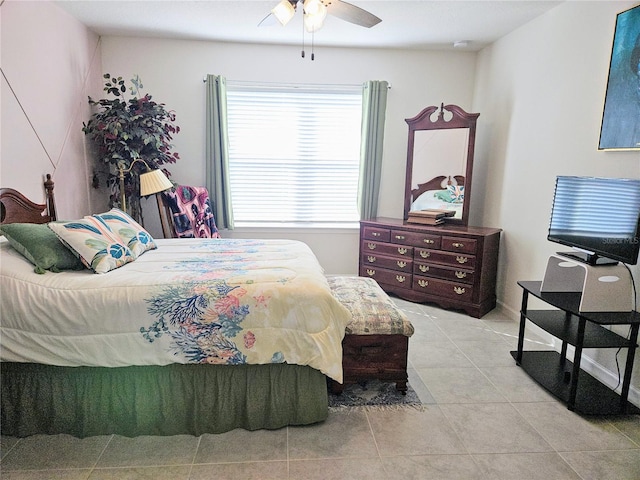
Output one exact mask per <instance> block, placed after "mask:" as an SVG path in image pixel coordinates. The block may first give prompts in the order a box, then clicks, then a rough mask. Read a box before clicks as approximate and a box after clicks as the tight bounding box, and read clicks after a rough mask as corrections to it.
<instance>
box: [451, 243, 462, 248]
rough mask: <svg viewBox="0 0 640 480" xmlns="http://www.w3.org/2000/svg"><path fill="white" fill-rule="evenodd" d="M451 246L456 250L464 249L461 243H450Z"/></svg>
mask: <svg viewBox="0 0 640 480" xmlns="http://www.w3.org/2000/svg"><path fill="white" fill-rule="evenodd" d="M452 245H453V246H454V247H456V248H464V243H462V242H455V243H452Z"/></svg>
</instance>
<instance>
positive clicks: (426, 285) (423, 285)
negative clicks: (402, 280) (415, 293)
mask: <svg viewBox="0 0 640 480" xmlns="http://www.w3.org/2000/svg"><path fill="white" fill-rule="evenodd" d="M418 285H420V286H421V287H422V288H424V287H428V286H429V282H428V281H426V280H418Z"/></svg>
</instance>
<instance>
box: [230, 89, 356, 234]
mask: <svg viewBox="0 0 640 480" xmlns="http://www.w3.org/2000/svg"><path fill="white" fill-rule="evenodd" d="M361 117H362V90H361V87H359V86H347V87H344V86H341V87H332V86H315V85H313V86H309V85H297V86H296V85H288V86H273V85H257V84H244V83H242V84H241V83H236V82H228V83H227V118H228V134H229V171H230V182H231V197H232V202H233V216H234V219H235V221H236V223H243V224H247V225H249V224H257V223H274V222H277V223H298V224H299V223H345V222H348V223H352V222H357V221H358V220H359V215H358V208H357V196H358V174H359V165H360V129H361Z"/></svg>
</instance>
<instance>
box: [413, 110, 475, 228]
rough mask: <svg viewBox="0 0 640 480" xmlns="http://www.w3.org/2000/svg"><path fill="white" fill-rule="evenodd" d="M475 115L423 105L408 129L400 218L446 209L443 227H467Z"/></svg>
mask: <svg viewBox="0 0 640 480" xmlns="http://www.w3.org/2000/svg"><path fill="white" fill-rule="evenodd" d="M479 116H480V114H479V113H467V112H465V111H464V110H463V109H462V108H460V107H459V106H457V105H444V104H441V105H440V106H439V107H438V106H435V105H434V106H431V107H427V108H425V109H424V110H422V111H421V112H420V113H419V114H418V115H416V116H415V117H413V118H408V119H406V120H405V121H406V122H407V124H408V125H409V139H408V144H407V170H406V185H405V207H404V219H405V220H407V219H408V218H409V213H410V212H412V211H416V210H430V209H438V210H447V211H448V212H449V215H450V216H447V217H446V221H447V223H455V224H460V225H467V223H468V221H469V205H470V198H471V175H472V172H473V154H474V145H475V133H476V121H477V119H478V117H479Z"/></svg>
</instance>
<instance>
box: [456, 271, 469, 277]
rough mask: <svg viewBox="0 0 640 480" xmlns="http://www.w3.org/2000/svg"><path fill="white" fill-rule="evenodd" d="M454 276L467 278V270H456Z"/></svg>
mask: <svg viewBox="0 0 640 480" xmlns="http://www.w3.org/2000/svg"><path fill="white" fill-rule="evenodd" d="M456 277H458V278H467V272H456Z"/></svg>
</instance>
